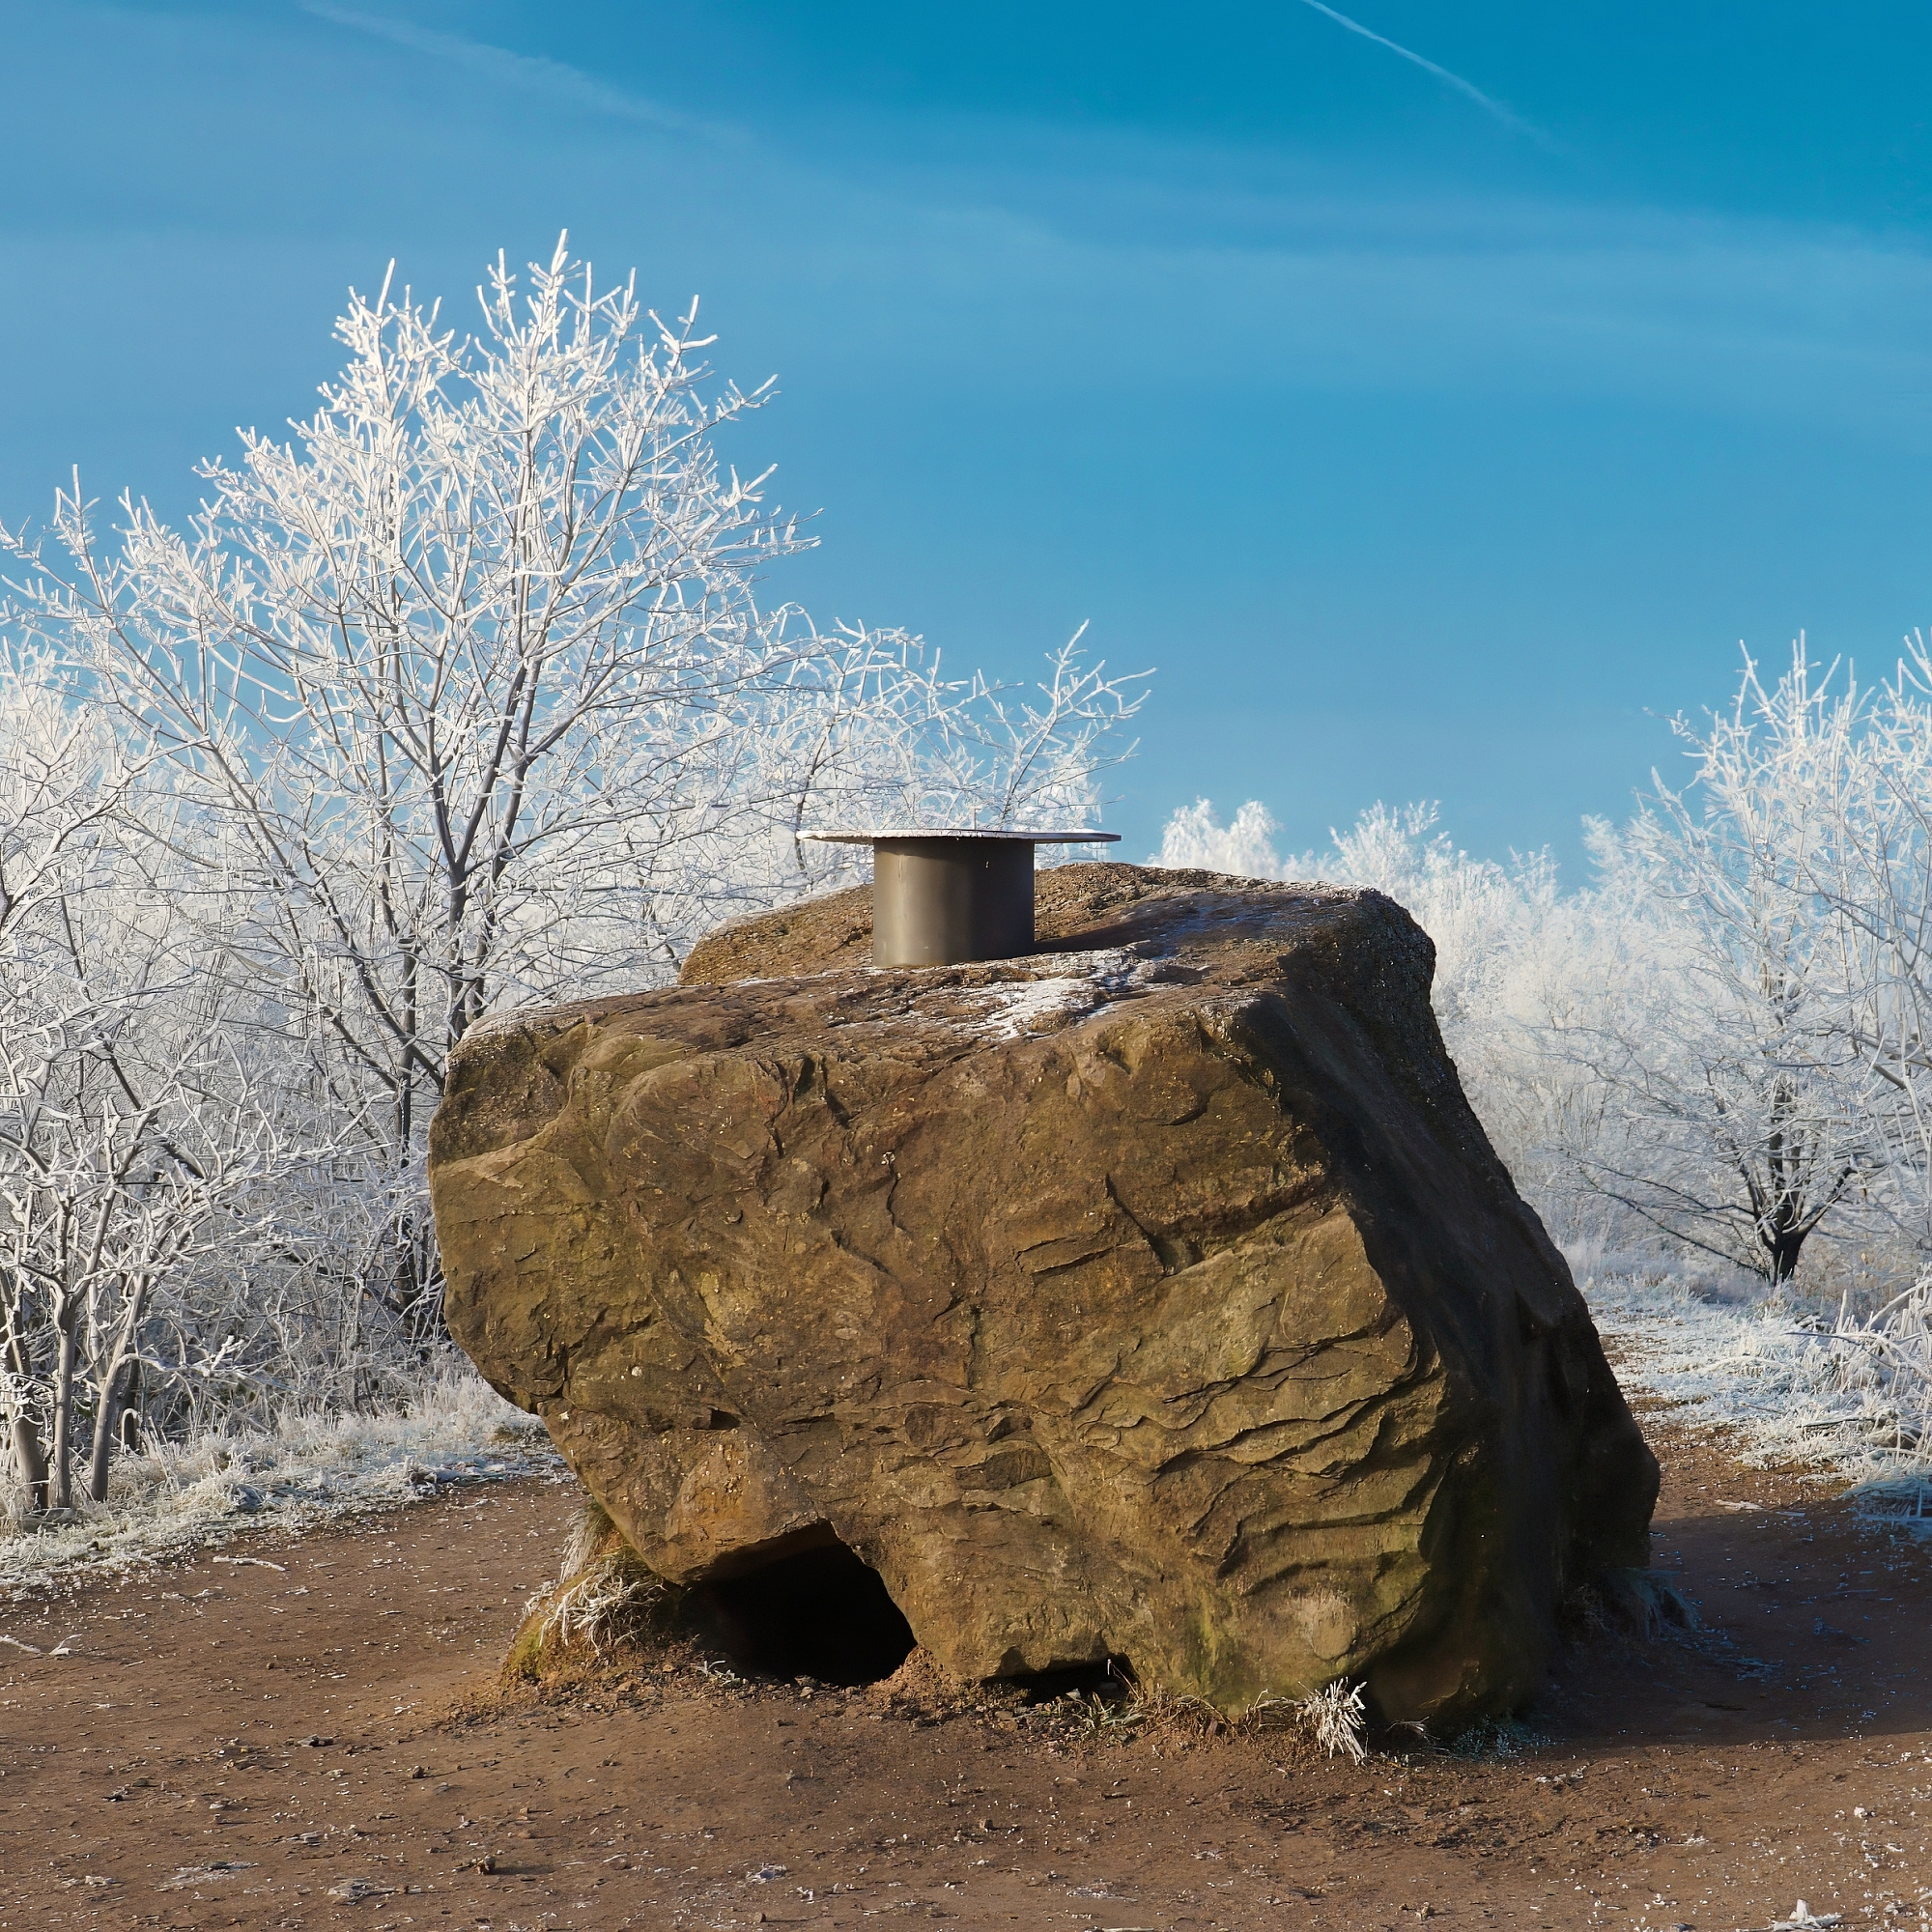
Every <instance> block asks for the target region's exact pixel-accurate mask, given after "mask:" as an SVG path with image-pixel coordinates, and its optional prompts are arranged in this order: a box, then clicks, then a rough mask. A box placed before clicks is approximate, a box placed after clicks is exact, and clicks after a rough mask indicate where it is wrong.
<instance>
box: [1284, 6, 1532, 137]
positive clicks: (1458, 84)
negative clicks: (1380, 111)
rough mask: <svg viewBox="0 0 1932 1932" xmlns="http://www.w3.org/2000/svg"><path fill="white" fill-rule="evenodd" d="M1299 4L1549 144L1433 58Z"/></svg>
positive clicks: (1329, 11) (1332, 12)
mask: <svg viewBox="0 0 1932 1932" xmlns="http://www.w3.org/2000/svg"><path fill="white" fill-rule="evenodd" d="M1301 4H1302V5H1303V6H1304V7H1312V8H1314V10H1315V11H1316V12H1317V13H1318V14H1326V15H1327V16H1328V18H1329V19H1331V20H1333V21H1334V22H1335V24H1336V25H1337V26H1338V27H1347V28H1348V30H1349V31H1350V33H1351V34H1360V35H1361V37H1362V38H1363V40H1365V41H1373V42H1375V43H1376V45H1377V46H1378V47H1386V48H1387V49H1388V50H1389V52H1390V53H1392V54H1400V55H1401V56H1402V58H1403V59H1404V60H1406V61H1408V62H1410V63H1412V64H1413V65H1414V66H1416V67H1419V68H1420V69H1421V70H1422V71H1423V72H1424V73H1433V74H1434V75H1435V78H1436V79H1437V80H1441V81H1446V82H1448V84H1449V85H1450V86H1451V87H1453V88H1454V89H1455V90H1456V92H1457V93H1458V94H1465V95H1467V96H1468V98H1469V99H1471V100H1473V101H1474V102H1475V103H1476V105H1477V106H1478V107H1480V108H1481V109H1482V110H1483V112H1484V113H1486V114H1493V115H1494V116H1495V118H1496V119H1497V120H1498V121H1500V122H1501V123H1502V124H1503V126H1504V127H1505V128H1515V129H1516V131H1517V132H1518V133H1519V134H1527V135H1528V136H1529V138H1530V139H1531V140H1532V141H1540V142H1542V143H1543V144H1544V145H1545V146H1546V147H1547V146H1550V145H1552V144H1551V143H1550V140H1549V136H1548V134H1546V133H1545V132H1544V131H1543V129H1542V128H1533V127H1531V126H1530V124H1529V123H1528V122H1527V121H1525V120H1523V118H1522V117H1521V116H1520V115H1519V114H1512V113H1511V112H1510V110H1509V109H1508V108H1507V107H1505V106H1504V105H1503V104H1502V102H1501V101H1500V100H1497V99H1492V97H1491V96H1490V95H1487V94H1485V93H1484V92H1483V90H1482V89H1481V88H1480V87H1477V86H1475V85H1474V84H1473V83H1471V82H1469V81H1466V80H1464V79H1463V76H1462V75H1461V74H1460V73H1451V72H1450V71H1449V70H1448V69H1447V68H1446V67H1437V66H1436V65H1435V62H1434V61H1433V60H1425V59H1423V57H1422V56H1421V55H1420V54H1418V53H1414V52H1412V51H1411V50H1410V49H1409V48H1407V47H1406V46H1403V45H1402V44H1401V43H1399V42H1396V41H1392V40H1390V39H1388V38H1387V36H1386V35H1383V34H1378V33H1377V32H1375V31H1374V29H1372V28H1369V27H1365V26H1363V25H1362V23H1361V22H1360V21H1359V20H1351V19H1350V17H1349V16H1348V14H1338V13H1336V11H1335V10H1334V8H1332V7H1324V6H1323V5H1322V4H1321V0H1301Z"/></svg>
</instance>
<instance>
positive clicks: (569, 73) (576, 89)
mask: <svg viewBox="0 0 1932 1932" xmlns="http://www.w3.org/2000/svg"><path fill="white" fill-rule="evenodd" d="M301 8H302V12H303V13H305V14H314V15H315V17H316V18H317V19H320V20H327V21H328V22H329V23H330V24H331V25H333V26H337V27H347V28H348V29H350V31H351V32H353V33H358V34H368V35H371V36H373V37H374V38H375V39H377V40H384V41H388V42H390V43H393V44H394V45H396V46H399V47H408V48H409V49H410V50H411V52H412V53H419V54H428V55H430V56H431V57H432V58H433V59H436V60H444V61H449V62H451V63H452V64H453V65H455V66H458V67H465V68H468V69H469V70H470V71H471V72H474V73H482V74H487V75H488V76H489V77H490V78H491V79H493V80H496V81H499V82H504V83H507V84H508V85H510V86H512V87H519V88H522V89H524V90H525V91H526V92H527V93H533V94H544V95H548V96H549V97H550V98H551V99H554V100H563V101H568V102H569V103H571V104H572V105H573V106H577V107H585V108H588V109H590V111H591V112H593V113H596V114H606V115H610V116H611V117H612V118H614V119H616V120H620V121H636V122H639V123H641V124H643V125H644V126H646V127H651V128H663V129H665V130H666V131H667V132H668V133H675V134H697V135H701V136H703V137H704V138H705V139H707V140H720V139H730V138H733V135H732V132H731V130H730V129H728V128H720V127H717V126H715V125H714V124H712V123H710V122H706V121H700V120H697V119H696V118H695V117H694V116H692V115H689V114H680V113H679V112H678V111H677V110H676V109H675V108H670V107H664V106H661V105H659V103H658V102H657V101H655V100H649V99H644V98H643V97H642V96H640V95H635V94H627V93H625V92H624V90H623V89H622V88H616V87H611V86H609V85H607V84H606V83H605V82H604V81H601V80H598V79H596V78H595V77H594V76H593V75H590V74H587V73H585V72H583V71H582V69H581V68H574V67H571V66H570V65H568V64H567V63H566V62H564V61H554V60H550V59H548V58H547V57H545V56H544V55H542V54H520V53H513V52H512V51H511V50H510V49H509V48H508V47H499V46H494V45H492V44H491V43H489V42H488V41H472V40H470V39H469V37H468V36H467V35H465V34H449V33H443V32H441V31H440V30H439V29H437V28H435V27H423V26H418V25H417V24H416V23H415V22H414V21H413V20H398V19H396V18H394V17H393V16H391V15H388V14H365V13H363V12H361V10H360V9H358V8H355V7H339V6H337V5H335V4H334V0H301Z"/></svg>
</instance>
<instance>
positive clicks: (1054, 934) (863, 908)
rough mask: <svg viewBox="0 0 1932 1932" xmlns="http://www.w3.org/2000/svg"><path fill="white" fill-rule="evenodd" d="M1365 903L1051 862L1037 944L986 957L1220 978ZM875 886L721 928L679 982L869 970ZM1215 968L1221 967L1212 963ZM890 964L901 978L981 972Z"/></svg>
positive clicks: (1303, 888) (1352, 894)
mask: <svg viewBox="0 0 1932 1932" xmlns="http://www.w3.org/2000/svg"><path fill="white" fill-rule="evenodd" d="M1366 901H1373V902H1374V903H1375V904H1376V905H1377V906H1378V907H1383V908H1386V907H1389V901H1388V900H1386V899H1384V898H1382V897H1381V895H1379V894H1378V893H1362V892H1356V891H1352V890H1350V889H1347V888H1343V887H1336V886H1318V885H1283V884H1281V883H1280V882H1278V881H1276V880H1272V879H1237V878H1234V877H1231V876H1230V875H1229V874H1228V873H1226V872H1202V871H1179V870H1176V871H1167V870H1163V869H1161V868H1159V867H1151V866H1124V865H1118V864H1113V863H1105V862H1090V863H1086V864H1080V865H1072V866H1056V867H1053V869H1052V870H1050V871H1045V872H1041V873H1040V874H1039V875H1038V877H1037V880H1036V881H1035V885H1034V930H1035V933H1036V935H1037V939H1036V943H1037V947H1038V951H1037V952H1035V953H1033V954H1031V955H1029V957H1028V958H1027V960H1025V961H1024V962H1022V961H1018V960H1006V961H989V962H987V964H989V965H997V966H1001V967H1005V968H1007V969H1009V973H1010V972H1013V971H1018V972H1024V973H1026V974H1028V975H1030V976H1031V977H1035V978H1055V979H1064V978H1065V977H1066V976H1067V973H1068V965H1069V963H1070V962H1067V961H1066V958H1065V955H1067V954H1070V953H1089V954H1094V953H1115V952H1129V953H1131V954H1133V955H1134V956H1135V957H1137V958H1140V959H1144V960H1146V959H1154V958H1166V959H1175V960H1189V961H1192V962H1194V963H1197V964H1199V965H1200V966H1201V967H1202V968H1203V969H1204V970H1208V971H1210V974H1211V977H1212V978H1214V979H1215V980H1223V978H1224V974H1225V973H1226V971H1227V970H1228V969H1229V968H1234V967H1236V959H1235V957H1234V956H1232V951H1231V950H1238V949H1240V948H1242V947H1243V946H1247V947H1252V948H1255V949H1257V950H1258V952H1259V953H1265V954H1267V955H1268V957H1269V960H1270V962H1271V960H1272V956H1273V955H1274V954H1276V953H1278V952H1280V950H1281V949H1282V948H1283V947H1284V946H1290V947H1293V945H1295V944H1297V943H1298V942H1302V941H1305V940H1306V938H1307V937H1308V936H1309V933H1310V929H1311V926H1312V925H1321V924H1325V923H1329V922H1330V921H1332V920H1333V919H1334V918H1335V916H1336V915H1337V914H1338V913H1344V912H1346V911H1347V910H1348V909H1350V908H1352V907H1355V906H1357V905H1360V904H1362V903H1364V902H1366ZM1390 909H1392V908H1390ZM1398 917H1399V918H1400V917H1401V915H1398ZM1404 923H1406V921H1405V922H1404ZM871 947H872V894H871V888H870V887H869V886H854V887H852V888H851V889H850V890H849V891H846V892H842V893H830V894H827V895H826V896H825V897H823V898H816V899H808V900H806V901H805V902H804V903H803V904H801V905H795V906H786V907H783V908H782V909H781V910H780V911H778V912H771V913H761V914H758V915H756V916H755V917H753V918H751V919H744V920H738V921H736V922H734V923H732V924H730V925H726V926H723V927H721V928H720V929H719V930H718V931H716V932H714V933H712V934H710V935H709V937H707V938H705V939H703V940H700V941H699V942H698V944H697V945H696V947H695V948H693V950H692V953H691V957H690V958H689V959H688V960H687V961H686V962H685V968H684V972H683V974H682V975H681V976H680V978H679V982H678V983H679V984H680V985H685V986H701V985H725V984H728V983H730V982H732V981H735V980H779V979H802V978H806V977H808V976H810V975H815V974H819V973H827V972H841V971H843V972H871V971H873V970H874V969H873V967H872V962H871ZM1208 953H1211V954H1213V955H1214V958H1213V960H1212V961H1211V962H1210V960H1209V959H1208V957H1206V956H1202V955H1205V954H1208ZM1245 963H1246V964H1247V966H1248V967H1249V969H1250V970H1252V969H1253V968H1256V967H1262V969H1263V970H1264V971H1265V970H1266V968H1265V967H1264V966H1263V960H1262V958H1261V957H1259V956H1257V957H1255V958H1253V959H1251V960H1249V961H1247V962H1245ZM1214 966H1218V967H1219V968H1220V969H1221V970H1218V971H1215V970H1212V968H1213V967H1214ZM887 970H889V971H890V972H891V973H892V974H893V975H894V977H895V978H896V977H898V976H900V975H902V974H906V973H923V974H934V973H962V972H972V971H974V970H977V969H974V968H970V967H956V966H952V967H949V966H939V967H894V968H890V969H887ZM1237 971H1238V969H1237ZM1238 977H1246V974H1239V975H1238Z"/></svg>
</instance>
